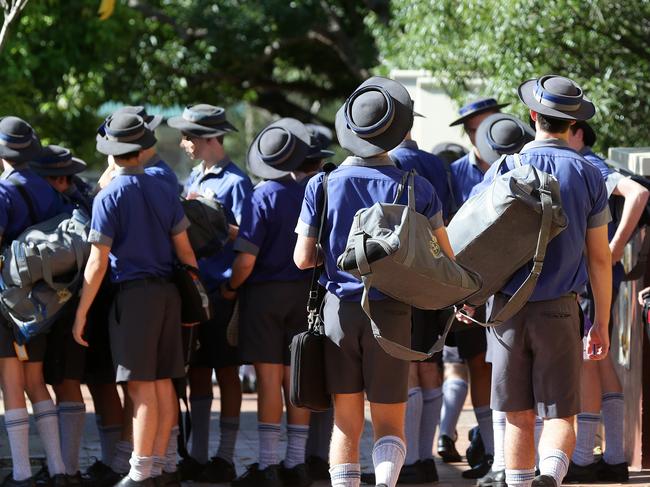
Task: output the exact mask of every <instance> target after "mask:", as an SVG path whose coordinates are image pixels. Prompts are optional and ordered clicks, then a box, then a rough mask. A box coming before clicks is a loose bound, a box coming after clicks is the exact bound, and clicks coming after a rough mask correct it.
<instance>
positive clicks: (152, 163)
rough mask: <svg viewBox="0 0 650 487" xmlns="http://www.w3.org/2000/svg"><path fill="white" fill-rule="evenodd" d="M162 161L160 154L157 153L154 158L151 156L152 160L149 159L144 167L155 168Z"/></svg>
mask: <svg viewBox="0 0 650 487" xmlns="http://www.w3.org/2000/svg"><path fill="white" fill-rule="evenodd" d="M161 160H162V159H161V158H160V156H159V155H158V153H157V152H156V153H155V154H154V155H153V156H151V157H150V158H149V159H148V160H147V161H146V162H145V163H144V167H151V166H155V165H156V164H158V163H159V162H160V161H161Z"/></svg>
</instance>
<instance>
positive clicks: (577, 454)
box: [571, 413, 600, 467]
mask: <svg viewBox="0 0 650 487" xmlns="http://www.w3.org/2000/svg"><path fill="white" fill-rule="evenodd" d="M599 425H600V414H593V413H580V414H578V432H577V435H576V448H575V450H573V456H572V457H571V460H573V463H575V464H576V465H580V466H581V467H585V466H587V465H591V464H592V463H594V443H595V440H596V433H597V432H598V426H599Z"/></svg>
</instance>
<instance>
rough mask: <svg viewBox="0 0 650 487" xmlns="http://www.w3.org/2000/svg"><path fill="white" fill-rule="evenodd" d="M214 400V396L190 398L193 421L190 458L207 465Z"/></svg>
mask: <svg viewBox="0 0 650 487" xmlns="http://www.w3.org/2000/svg"><path fill="white" fill-rule="evenodd" d="M212 399H213V397H212V394H210V395H208V396H199V397H194V396H191V397H190V418H191V420H192V433H191V435H190V440H191V443H192V446H191V448H190V456H191V457H192V458H194V460H196V461H197V462H199V463H200V464H205V463H207V462H208V457H209V452H208V449H209V443H210V410H211V409H212Z"/></svg>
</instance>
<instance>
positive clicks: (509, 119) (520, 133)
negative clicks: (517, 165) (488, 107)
mask: <svg viewBox="0 0 650 487" xmlns="http://www.w3.org/2000/svg"><path fill="white" fill-rule="evenodd" d="M534 138H535V131H534V130H533V129H531V128H530V127H529V126H528V124H525V123H524V122H522V121H521V120H519V119H518V118H517V117H513V116H512V115H508V114H506V113H495V114H493V115H490V116H489V117H487V118H486V119H485V120H483V121H482V122H481V124H480V125H479V126H478V130H477V131H476V147H477V148H478V151H479V153H480V154H481V159H483V160H484V161H485V162H488V163H489V164H492V163H493V162H494V161H496V160H497V159H498V158H499V157H501V155H503V154H514V153H516V152H519V151H520V150H521V148H522V147H523V146H524V145H526V144H527V143H528V142H530V141H531V140H533V139H534Z"/></svg>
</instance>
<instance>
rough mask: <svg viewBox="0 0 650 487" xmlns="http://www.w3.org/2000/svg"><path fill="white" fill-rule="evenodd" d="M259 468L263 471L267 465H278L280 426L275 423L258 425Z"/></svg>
mask: <svg viewBox="0 0 650 487" xmlns="http://www.w3.org/2000/svg"><path fill="white" fill-rule="evenodd" d="M257 434H258V436H259V445H260V447H259V448H260V453H259V468H260V470H264V469H265V468H266V467H268V466H269V465H277V464H278V457H279V456H280V455H279V452H278V446H279V444H280V425H279V424H275V423H258V424H257Z"/></svg>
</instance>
